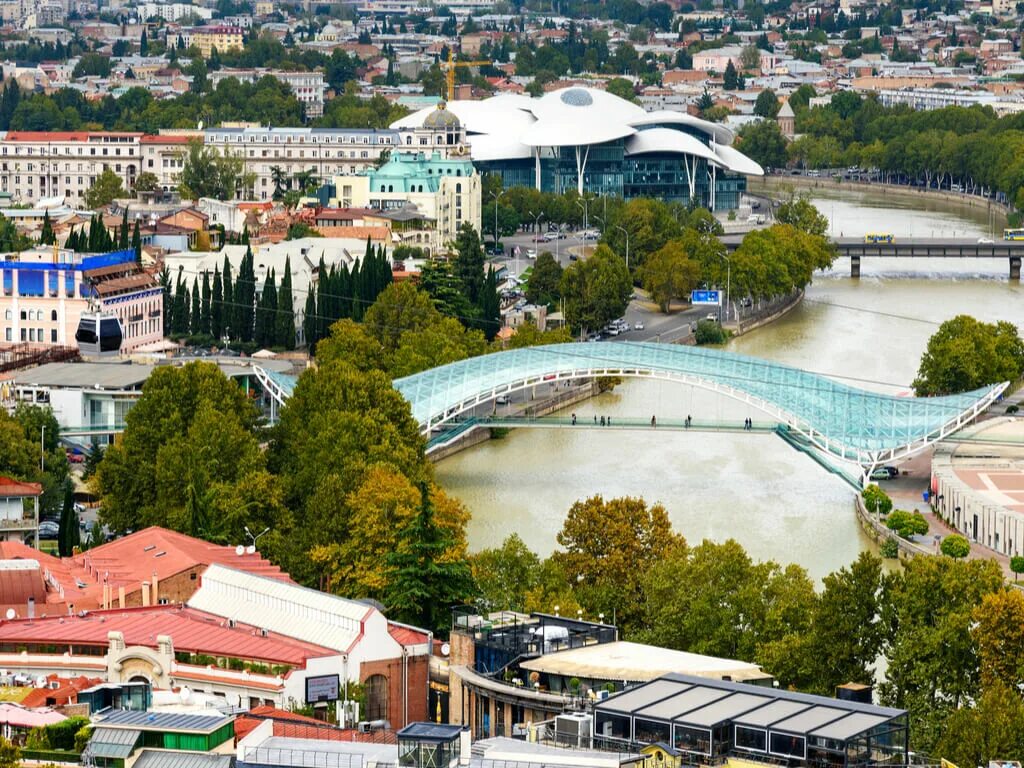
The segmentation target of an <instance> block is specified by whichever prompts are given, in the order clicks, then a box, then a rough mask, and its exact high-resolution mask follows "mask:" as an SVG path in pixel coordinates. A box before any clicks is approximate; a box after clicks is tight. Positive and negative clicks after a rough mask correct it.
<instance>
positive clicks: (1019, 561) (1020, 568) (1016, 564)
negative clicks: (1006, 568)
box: [1010, 555, 1024, 581]
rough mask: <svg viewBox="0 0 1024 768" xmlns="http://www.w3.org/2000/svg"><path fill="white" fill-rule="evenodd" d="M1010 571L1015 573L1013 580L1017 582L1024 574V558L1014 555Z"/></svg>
mask: <svg viewBox="0 0 1024 768" xmlns="http://www.w3.org/2000/svg"><path fill="white" fill-rule="evenodd" d="M1010 570H1011V571H1013V580H1014V581H1017V579H1018V578H1019V577H1020V575H1021V574H1022V573H1024V556H1022V555H1014V556H1013V557H1011V558H1010Z"/></svg>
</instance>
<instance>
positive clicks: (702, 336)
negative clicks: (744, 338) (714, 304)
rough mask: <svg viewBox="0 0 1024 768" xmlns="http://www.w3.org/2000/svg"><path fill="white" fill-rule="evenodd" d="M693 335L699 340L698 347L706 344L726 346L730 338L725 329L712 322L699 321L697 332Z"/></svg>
mask: <svg viewBox="0 0 1024 768" xmlns="http://www.w3.org/2000/svg"><path fill="white" fill-rule="evenodd" d="M693 335H694V338H696V339H697V345H698V346H703V345H704V344H725V342H726V340H727V339H728V338H729V334H728V333H726V332H725V328H723V327H722V326H720V325H719V324H718V323H715V322H712V321H711V320H700V321H698V322H697V330H696V331H694V334H693Z"/></svg>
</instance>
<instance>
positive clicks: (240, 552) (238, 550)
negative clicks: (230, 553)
mask: <svg viewBox="0 0 1024 768" xmlns="http://www.w3.org/2000/svg"><path fill="white" fill-rule="evenodd" d="M235 554H236V555H238V556H239V557H241V556H242V555H244V554H245V547H243V546H242V545H241V544H239V545H238V546H237V547H235Z"/></svg>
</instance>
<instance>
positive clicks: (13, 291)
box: [0, 249, 164, 352]
mask: <svg viewBox="0 0 1024 768" xmlns="http://www.w3.org/2000/svg"><path fill="white" fill-rule="evenodd" d="M90 301H92V303H93V304H92V306H93V308H94V309H99V310H100V311H109V312H113V313H115V314H116V315H117V316H118V317H119V318H120V319H121V323H122V325H123V326H124V343H123V345H122V347H121V350H122V352H131V351H132V350H133V349H135V348H136V347H138V346H141V345H142V344H148V343H150V342H153V341H159V340H160V339H162V338H163V323H164V320H163V311H164V304H163V290H162V289H161V287H160V284H159V283H158V282H157V281H156V280H155V279H154V278H153V276H152V275H150V274H148V273H146V272H143V271H142V270H141V269H140V268H139V267H138V265H137V264H136V263H135V252H134V251H131V250H128V251H116V252H114V253H105V254H100V255H96V256H83V255H81V254H76V253H73V252H72V251H64V250H59V251H56V252H54V251H51V250H49V249H47V250H45V251H43V250H37V251H26V252H23V253H21V254H19V255H18V257H17V260H13V261H0V343H10V344H20V343H26V344H33V345H37V346H42V347H45V346H69V347H71V346H75V331H76V330H77V329H78V320H79V317H80V316H81V314H82V312H84V311H86V310H88V309H90Z"/></svg>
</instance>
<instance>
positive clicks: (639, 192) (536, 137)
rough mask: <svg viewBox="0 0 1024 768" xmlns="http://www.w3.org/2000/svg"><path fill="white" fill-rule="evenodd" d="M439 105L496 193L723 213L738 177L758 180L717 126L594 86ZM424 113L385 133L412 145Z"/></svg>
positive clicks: (741, 185) (733, 203) (737, 189)
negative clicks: (493, 180)
mask: <svg viewBox="0 0 1024 768" xmlns="http://www.w3.org/2000/svg"><path fill="white" fill-rule="evenodd" d="M440 106H441V108H442V109H444V110H446V111H447V112H450V113H452V114H454V115H455V116H456V117H457V118H458V121H459V129H460V131H462V132H463V137H462V138H464V142H465V144H466V145H468V151H469V155H470V158H471V159H472V161H473V165H474V166H475V167H476V168H477V170H479V171H480V173H481V174H488V173H496V174H499V175H500V176H501V177H502V181H503V183H504V186H505V187H506V188H508V187H512V186H527V187H535V188H536V189H539V190H541V191H544V192H554V193H562V192H566V191H569V190H571V189H575V190H576V191H577V192H578V193H579V194H581V195H582V194H583V193H584V192H587V193H591V194H595V195H613V196H618V197H623V198H626V199H630V198H634V197H657V198H660V199H662V200H667V201H673V202H678V203H683V204H689V203H690V202H691V201H694V202H695V203H696V204H698V205H701V206H704V207H706V208H709V209H711V210H729V209H732V208H736V207H738V206H739V202H740V195H741V193H742V192H744V191H745V190H746V184H747V177H748V176H762V175H764V171H763V170H762V168H761V166H760V165H758V164H757V163H756V162H754V161H753V160H751V159H750V158H749V157H747V156H746V155H744V154H742V153H741V152H739V151H738V150H736V149H734V148H733V147H732V143H733V140H734V138H735V137H734V135H733V133H732V131H730V130H729V129H728V128H726V127H725V126H723V125H719V124H717V123H711V122H708V121H706V120H701V119H700V118H697V117H694V116H693V115H689V114H687V113H685V112H673V111H669V110H659V111H655V112H645V111H644V110H643V108H641V107H639V106H637V105H636V104H633V103H631V102H629V101H626V100H625V99H621V98H619V97H618V96H614V95H612V94H610V93H607V92H605V91H602V90H598V89H595V88H584V87H579V86H573V87H570V88H562V89H559V90H556V91H551V92H550V93H547V94H545V95H544V96H542V97H541V98H539V99H533V98H530V97H528V96H521V95H514V94H505V95H501V96H494V97H492V98H489V99H484V100H482V101H453V102H449V103H448V104H447V105H440ZM433 110H434V108H433V107H429V108H426V109H422V110H420V111H418V112H415V113H413V114H411V115H408V116H406V117H404V118H402V119H401V120H398V121H397V122H395V123H394V124H393V125H392V128H396V129H398V130H399V131H400V132H402V135H404V136H405V137H406V140H408V141H409V142H414V141H418V140H420V139H422V138H423V137H417V136H414V135H413V134H412V133H409V132H410V131H416V130H417V129H419V128H420V127H421V126H423V125H424V122H425V121H426V120H428V119H429V118H430V115H431V113H432V111H433ZM424 140H426V139H424ZM457 144H458V146H462V144H463V142H462V141H460V142H458V143H457Z"/></svg>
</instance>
